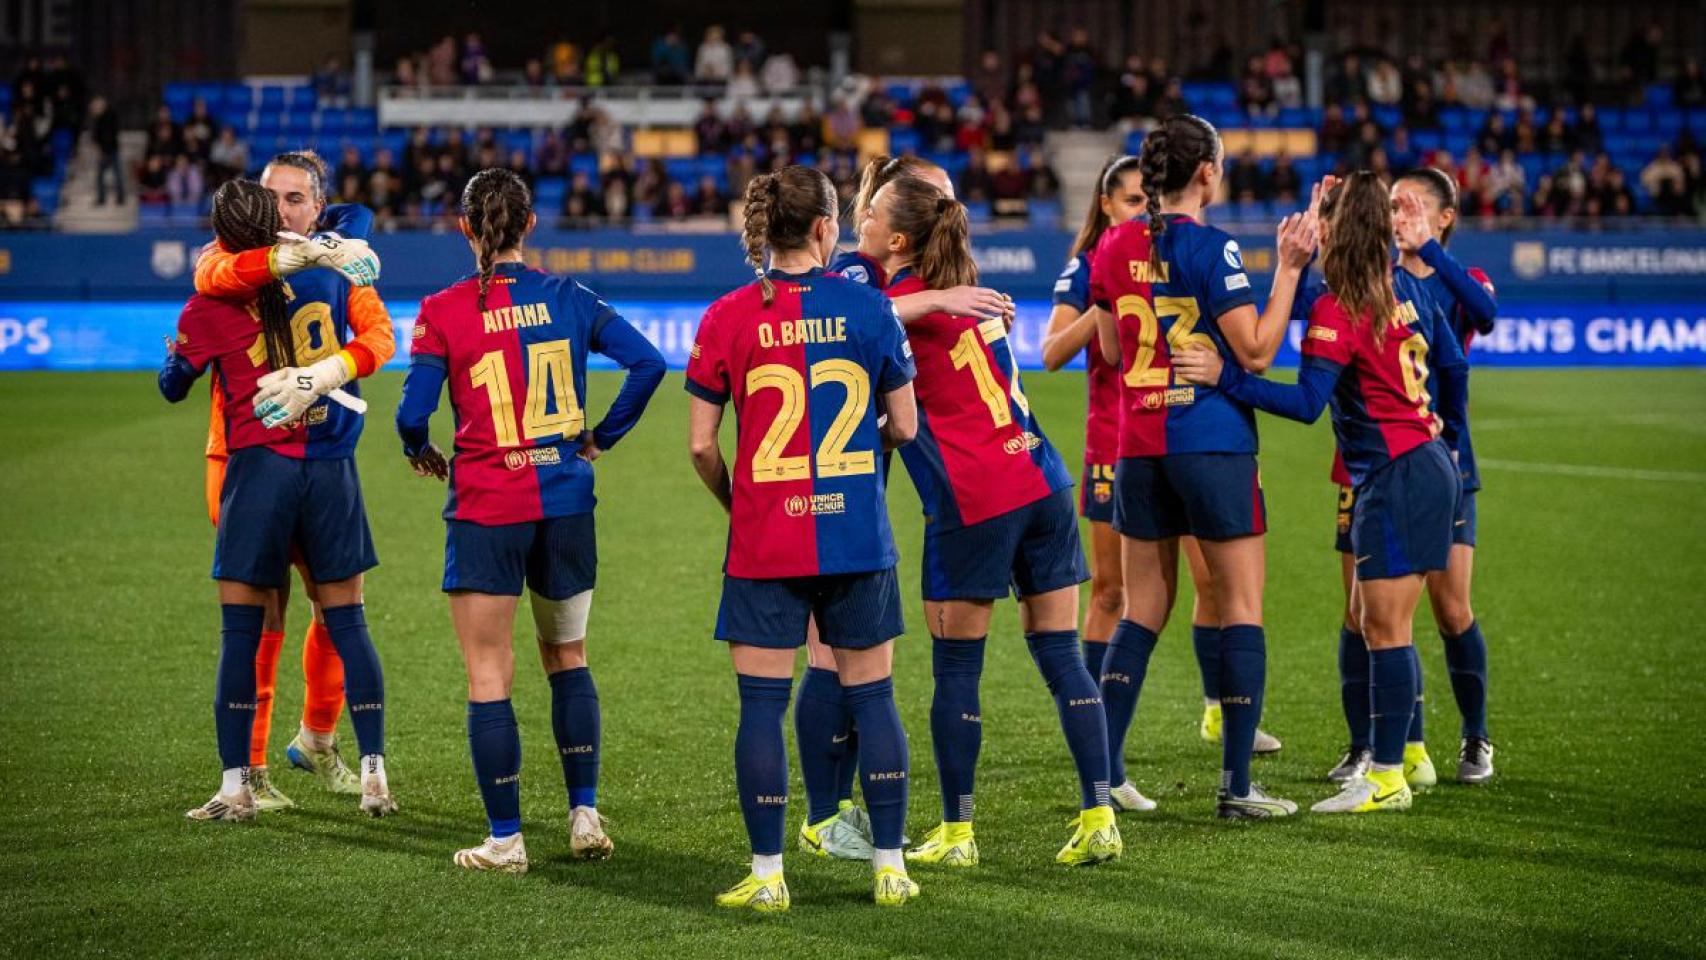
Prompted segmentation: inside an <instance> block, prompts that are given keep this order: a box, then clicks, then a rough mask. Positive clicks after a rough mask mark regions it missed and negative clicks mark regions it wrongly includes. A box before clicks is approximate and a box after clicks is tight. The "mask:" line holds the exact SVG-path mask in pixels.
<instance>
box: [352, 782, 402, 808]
mask: <svg viewBox="0 0 1706 960" xmlns="http://www.w3.org/2000/svg"><path fill="white" fill-rule="evenodd" d="M359 806H360V807H361V812H362V813H365V814H367V815H368V816H370V817H383V816H386V815H387V814H392V813H396V812H397V800H396V798H395V797H393V796H391V788H390V787H389V786H387V785H386V783H385V781H384V780H382V779H380V778H379V777H363V778H362V783H361V803H360V805H359Z"/></svg>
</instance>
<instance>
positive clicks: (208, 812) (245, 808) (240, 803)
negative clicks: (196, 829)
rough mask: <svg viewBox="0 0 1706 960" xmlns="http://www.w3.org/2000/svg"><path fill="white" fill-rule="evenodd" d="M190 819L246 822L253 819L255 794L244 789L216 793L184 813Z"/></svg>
mask: <svg viewBox="0 0 1706 960" xmlns="http://www.w3.org/2000/svg"><path fill="white" fill-rule="evenodd" d="M184 816H186V817H189V818H190V819H191V820H209V821H212V820H221V821H225V822H228V823H246V822H248V821H250V820H253V819H255V795H254V794H253V793H251V792H249V790H247V789H244V790H241V791H238V792H237V793H230V794H227V793H216V794H214V795H213V799H211V800H209V801H207V802H206V803H204V804H202V805H201V806H199V807H196V808H195V809H194V810H191V811H189V812H187V813H185V814H184Z"/></svg>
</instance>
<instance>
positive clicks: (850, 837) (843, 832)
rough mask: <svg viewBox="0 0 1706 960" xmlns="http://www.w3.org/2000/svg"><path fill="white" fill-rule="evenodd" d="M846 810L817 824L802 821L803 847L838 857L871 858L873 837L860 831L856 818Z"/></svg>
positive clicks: (813, 852) (840, 858)
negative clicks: (871, 838)
mask: <svg viewBox="0 0 1706 960" xmlns="http://www.w3.org/2000/svg"><path fill="white" fill-rule="evenodd" d="M850 809H852V810H857V809H858V808H857V807H853V808H850ZM847 813H848V811H847V810H843V811H841V812H840V813H837V814H836V815H835V816H833V817H825V818H823V819H822V820H821V821H819V822H817V823H802V824H800V849H801V850H804V851H805V852H807V853H809V854H812V855H814V856H819V857H834V858H835V859H837V860H869V859H871V854H872V851H873V849H874V848H873V847H872V846H871V840H870V838H869V837H868V836H866V835H865V834H864V833H861V832H860V831H859V828H858V827H857V826H855V825H854V824H855V823H856V822H857V820H856V818H852V817H849V816H847Z"/></svg>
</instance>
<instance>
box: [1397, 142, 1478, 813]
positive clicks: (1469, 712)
mask: <svg viewBox="0 0 1706 960" xmlns="http://www.w3.org/2000/svg"><path fill="white" fill-rule="evenodd" d="M1392 194H1393V197H1394V198H1397V197H1400V196H1403V195H1410V196H1414V197H1415V198H1416V199H1417V200H1418V201H1419V203H1420V209H1419V210H1418V211H1417V212H1416V213H1415V214H1413V215H1409V216H1406V215H1404V213H1403V210H1402V209H1400V211H1399V215H1398V217H1397V223H1398V266H1399V269H1401V270H1402V271H1403V272H1405V273H1407V274H1409V275H1410V276H1412V277H1415V278H1416V279H1417V280H1419V281H1420V282H1421V284H1422V286H1423V287H1424V288H1425V289H1426V290H1427V292H1428V293H1429V294H1430V295H1431V296H1432V297H1433V300H1434V302H1435V303H1436V304H1438V305H1439V307H1440V309H1442V310H1443V311H1444V312H1445V317H1446V320H1447V321H1448V322H1449V323H1450V324H1451V328H1452V331H1453V332H1454V333H1455V334H1456V336H1457V337H1458V339H1459V341H1460V342H1461V343H1462V346H1463V352H1464V353H1465V355H1467V353H1468V350H1469V342H1470V340H1472V339H1473V338H1474V336H1475V335H1476V334H1478V333H1479V334H1486V333H1491V332H1492V330H1493V322H1494V319H1495V318H1496V317H1497V316H1498V309H1499V306H1498V302H1497V300H1495V299H1494V291H1493V284H1492V281H1490V280H1488V279H1487V275H1486V274H1485V273H1483V272H1482V271H1481V270H1479V269H1475V268H1470V269H1465V268H1464V267H1463V265H1462V264H1460V263H1458V262H1457V260H1456V258H1454V257H1452V255H1451V254H1449V253H1447V252H1446V251H1445V245H1446V244H1447V243H1449V242H1450V241H1451V232H1452V230H1453V229H1454V228H1455V227H1456V225H1457V187H1456V184H1455V183H1454V182H1453V181H1452V179H1451V178H1450V177H1448V176H1446V175H1445V174H1443V173H1441V172H1440V171H1438V170H1434V169H1432V168H1428V167H1423V168H1419V169H1416V170H1411V171H1410V172H1408V173H1406V174H1404V175H1403V176H1401V177H1399V178H1398V180H1397V182H1396V183H1394V184H1393V185H1392ZM1412 227H1413V228H1414V229H1411V228H1412ZM1424 228H1425V229H1424ZM1453 452H1454V453H1455V454H1456V456H1457V472H1458V475H1459V476H1460V477H1461V478H1462V480H1463V498H1462V500H1461V501H1459V504H1458V511H1457V517H1456V519H1455V520H1454V525H1453V527H1452V532H1451V561H1450V563H1449V564H1448V565H1447V566H1446V568H1445V570H1443V571H1439V572H1435V573H1430V574H1428V601H1429V602H1430V603H1431V604H1432V605H1433V614H1434V622H1435V623H1436V624H1437V625H1438V626H1439V631H1440V639H1441V640H1443V641H1444V642H1445V662H1446V666H1447V667H1448V669H1449V670H1450V673H1451V692H1452V695H1453V697H1454V698H1455V699H1456V701H1457V709H1458V711H1459V712H1460V713H1461V714H1462V715H1463V726H1462V745H1461V748H1460V750H1459V752H1458V755H1457V779H1458V781H1459V782H1461V783H1471V784H1474V783H1485V782H1487V781H1488V780H1490V779H1492V777H1493V744H1492V741H1491V740H1489V739H1488V737H1487V641H1486V639H1485V638H1484V637H1483V636H1482V635H1481V625H1480V623H1479V622H1478V621H1477V620H1476V619H1475V613H1474V611H1473V609H1472V608H1471V607H1470V604H1469V594H1470V581H1471V579H1472V575H1473V573H1474V569H1475V493H1476V491H1478V490H1480V489H1481V475H1480V472H1479V471H1477V470H1476V469H1475V451H1474V447H1473V446H1472V445H1471V443H1470V440H1469V429H1468V426H1467V425H1465V426H1464V428H1463V430H1462V431H1461V432H1460V433H1458V435H1457V442H1456V443H1455V445H1454V446H1453ZM1412 733H1413V734H1414V736H1413V738H1412V739H1414V740H1420V739H1421V731H1420V729H1419V728H1418V729H1416V730H1413V731H1412ZM1424 755H1425V752H1424ZM1428 766H1429V767H1430V768H1431V767H1432V762H1431V761H1430V762H1429V764H1428Z"/></svg>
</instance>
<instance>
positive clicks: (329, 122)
mask: <svg viewBox="0 0 1706 960" xmlns="http://www.w3.org/2000/svg"><path fill="white" fill-rule="evenodd" d="M344 113H345V111H343V110H321V111H320V112H319V123H318V126H319V130H320V132H321V133H323V134H326V135H328V136H334V137H340V136H343V135H344V134H345V133H346V132H348V127H346V126H345V124H344Z"/></svg>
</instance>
